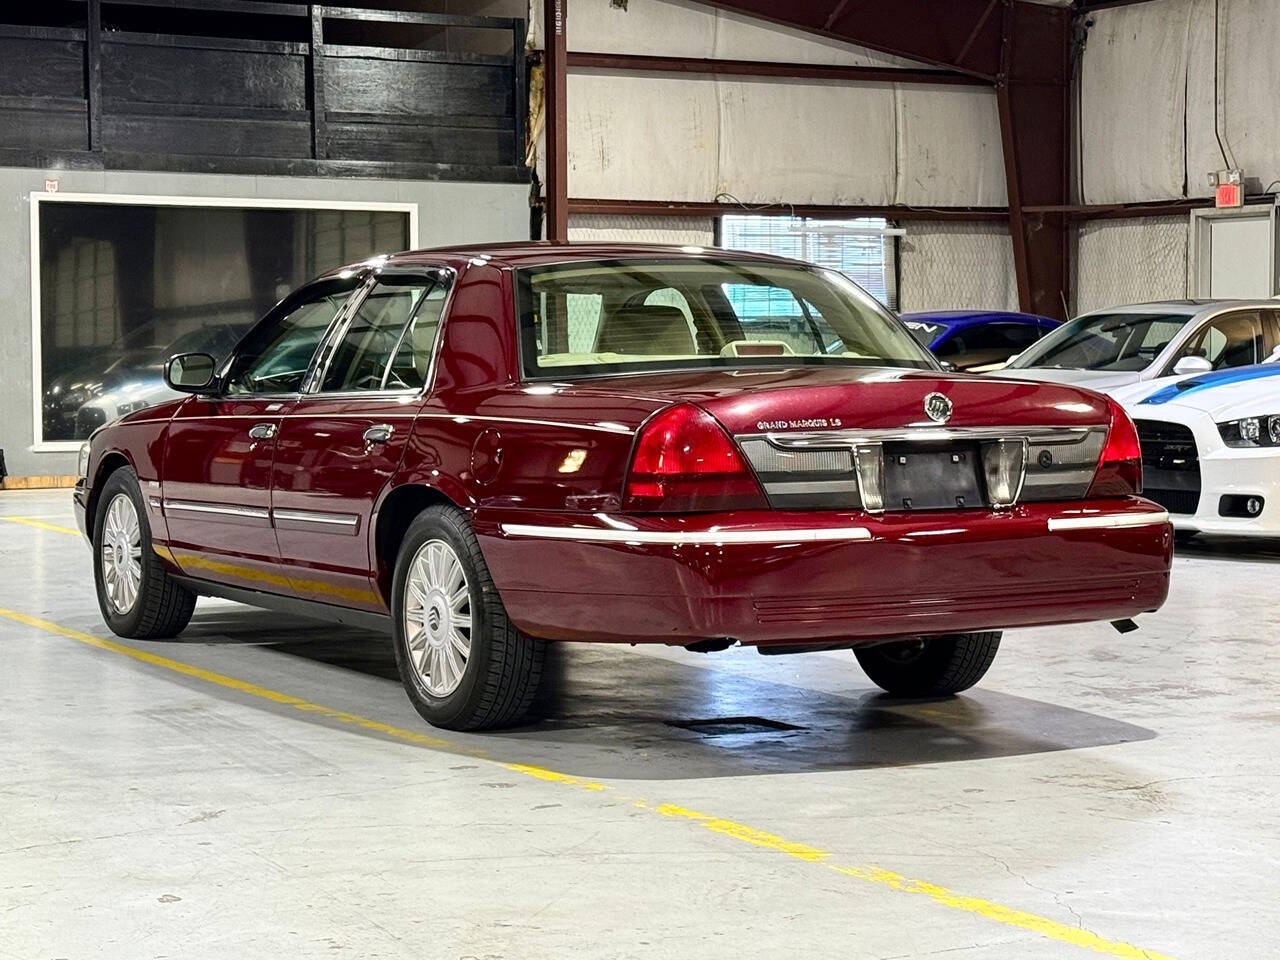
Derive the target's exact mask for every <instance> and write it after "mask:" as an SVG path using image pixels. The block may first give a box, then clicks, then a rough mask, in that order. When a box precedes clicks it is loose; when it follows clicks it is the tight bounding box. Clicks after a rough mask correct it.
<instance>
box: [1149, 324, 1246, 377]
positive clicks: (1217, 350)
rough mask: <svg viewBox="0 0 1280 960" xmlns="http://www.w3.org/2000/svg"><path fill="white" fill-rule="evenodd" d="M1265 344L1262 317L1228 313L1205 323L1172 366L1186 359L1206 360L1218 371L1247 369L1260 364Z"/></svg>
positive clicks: (1183, 348) (1189, 338)
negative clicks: (1230, 368) (1231, 368)
mask: <svg viewBox="0 0 1280 960" xmlns="http://www.w3.org/2000/svg"><path fill="white" fill-rule="evenodd" d="M1264 349H1265V348H1264V347H1263V344H1262V317H1261V316H1260V315H1259V314H1258V313H1257V311H1252V312H1239V313H1228V314H1225V315H1224V316H1221V317H1218V318H1216V319H1214V320H1211V321H1210V322H1209V323H1206V324H1205V325H1204V326H1203V327H1201V328H1200V329H1199V330H1197V331H1196V332H1195V333H1193V334H1192V335H1191V336H1190V337H1188V338H1187V342H1186V343H1184V344H1183V345H1182V349H1181V350H1179V351H1178V355H1177V356H1176V357H1174V358H1173V361H1172V363H1171V364H1170V367H1169V370H1170V372H1172V370H1173V364H1176V363H1177V362H1178V361H1179V360H1181V359H1182V358H1183V357H1203V358H1204V359H1206V360H1208V361H1209V362H1210V363H1212V364H1213V369H1215V370H1225V369H1227V368H1229V367H1245V366H1248V365H1249V364H1252V363H1261V362H1262V356H1263V352H1264Z"/></svg>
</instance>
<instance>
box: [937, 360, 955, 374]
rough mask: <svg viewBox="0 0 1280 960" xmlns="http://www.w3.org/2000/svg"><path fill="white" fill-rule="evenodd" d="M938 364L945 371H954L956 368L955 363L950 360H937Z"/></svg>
mask: <svg viewBox="0 0 1280 960" xmlns="http://www.w3.org/2000/svg"><path fill="white" fill-rule="evenodd" d="M938 366H940V367H942V369H943V370H945V371H947V373H955V372H956V369H957V367H956V365H955V364H954V363H952V362H951V361H950V360H939V361H938Z"/></svg>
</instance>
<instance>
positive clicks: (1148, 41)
mask: <svg viewBox="0 0 1280 960" xmlns="http://www.w3.org/2000/svg"><path fill="white" fill-rule="evenodd" d="M1091 16H1093V17H1094V18H1095V20H1096V23H1095V25H1094V28H1093V30H1092V31H1090V33H1089V46H1088V49H1087V50H1086V51H1085V55H1084V60H1083V64H1082V67H1081V72H1080V82H1081V85H1082V87H1081V100H1082V103H1083V109H1082V112H1081V131H1082V135H1083V149H1082V150H1081V156H1082V159H1083V169H1084V176H1083V178H1082V182H1081V189H1082V194H1083V199H1084V200H1085V201H1086V202H1088V203H1113V202H1124V201H1131V200H1158V199H1165V198H1169V197H1179V196H1182V190H1183V178H1184V176H1185V167H1186V162H1185V155H1184V136H1183V118H1184V115H1185V112H1186V110H1185V104H1186V92H1187V82H1186V81H1187V56H1188V30H1189V27H1190V22H1191V0H1156V2H1154V3H1145V4H1135V5H1133V6H1127V7H1117V8H1115V9H1111V10H1101V11H1098V12H1097V13H1095V14H1092V15H1091Z"/></svg>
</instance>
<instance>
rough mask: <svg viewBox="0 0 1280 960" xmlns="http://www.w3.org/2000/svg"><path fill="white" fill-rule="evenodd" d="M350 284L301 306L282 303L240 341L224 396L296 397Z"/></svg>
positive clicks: (323, 290)
mask: <svg viewBox="0 0 1280 960" xmlns="http://www.w3.org/2000/svg"><path fill="white" fill-rule="evenodd" d="M353 286H354V284H353V283H352V282H342V283H341V284H330V285H328V286H327V287H322V288H321V289H320V291H317V292H316V293H315V294H314V295H312V296H310V297H305V298H304V299H303V300H302V302H300V303H299V302H296V301H295V302H288V301H286V302H285V303H284V304H282V305H281V306H280V307H279V308H277V311H276V314H278V315H274V314H273V315H269V316H268V317H267V318H266V319H265V320H263V321H262V323H260V324H258V326H256V327H254V328H253V330H252V331H251V332H250V333H249V335H248V336H247V337H246V338H245V340H244V343H242V344H241V345H240V349H239V350H237V351H236V355H235V359H233V360H232V361H231V367H230V369H229V370H228V371H227V377H226V384H227V385H226V392H227V393H229V394H244V393H297V392H298V391H300V390H301V389H302V382H303V380H305V379H306V376H307V370H308V369H309V368H310V366H311V358H312V357H314V356H315V354H316V348H317V347H319V346H320V341H321V340H323V339H324V335H325V332H326V331H327V330H328V329H329V324H330V323H332V322H333V318H334V317H335V316H337V313H338V310H339V308H340V307H341V306H342V304H343V303H344V302H345V301H346V299H347V297H348V295H349V294H350V293H351V290H352V288H353Z"/></svg>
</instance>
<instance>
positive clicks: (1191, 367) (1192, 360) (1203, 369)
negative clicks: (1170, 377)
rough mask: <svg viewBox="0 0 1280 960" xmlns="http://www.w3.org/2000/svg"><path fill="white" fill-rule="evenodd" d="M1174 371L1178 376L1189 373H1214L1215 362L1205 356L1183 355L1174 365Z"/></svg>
mask: <svg viewBox="0 0 1280 960" xmlns="http://www.w3.org/2000/svg"><path fill="white" fill-rule="evenodd" d="M1173 372H1174V373H1175V374H1177V375H1178V376H1183V375H1184V374H1188V373H1212V372H1213V364H1212V363H1210V362H1209V361H1208V360H1206V359H1205V358H1204V357H1183V358H1182V359H1181V360H1179V361H1178V362H1177V363H1175V364H1174V365H1173Z"/></svg>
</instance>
